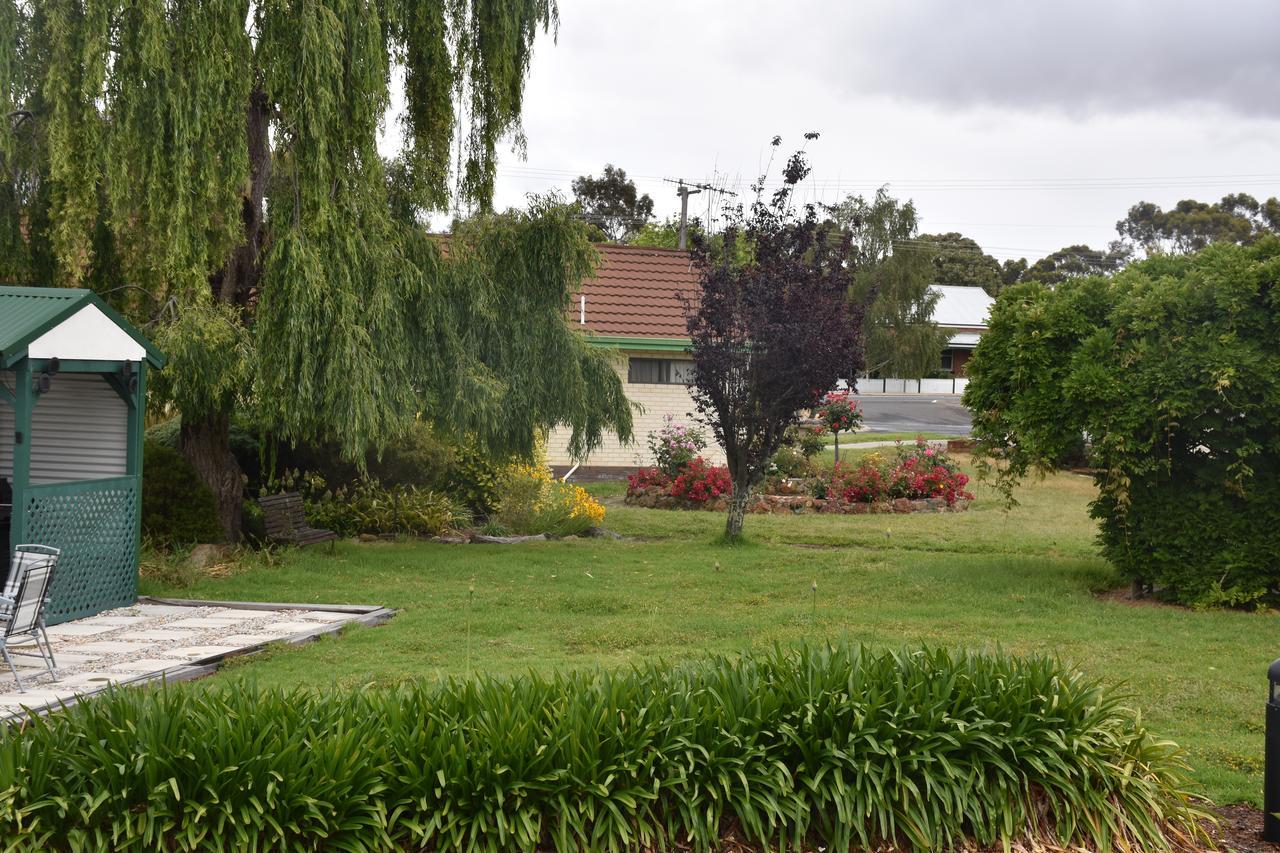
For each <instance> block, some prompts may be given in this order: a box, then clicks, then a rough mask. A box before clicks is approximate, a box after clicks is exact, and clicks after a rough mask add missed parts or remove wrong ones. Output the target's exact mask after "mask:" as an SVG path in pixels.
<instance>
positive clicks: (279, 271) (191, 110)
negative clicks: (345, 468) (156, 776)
mask: <svg viewBox="0 0 1280 853" xmlns="http://www.w3.org/2000/svg"><path fill="white" fill-rule="evenodd" d="M556 21H557V10H556V6H555V3H554V0H511V2H504V3H488V2H481V0H306V2H303V0H256V2H252V3H251V2H249V0H176V2H175V0H130V2H123V0H42V2H40V3H35V4H27V3H19V2H17V0H0V111H3V112H5V113H13V112H14V111H17V110H21V111H22V112H20V113H17V118H18V120H17V121H16V122H15V127H14V129H13V131H12V132H10V133H0V178H2V181H0V187H2V188H3V189H2V192H0V247H2V248H3V249H4V250H5V251H4V259H3V261H0V263H2V264H3V267H0V274H2V275H4V276H5V277H7V278H9V279H11V280H23V281H30V280H34V281H43V282H47V283H56V284H61V285H70V286H91V287H94V288H95V289H98V290H99V292H101V293H103V294H104V295H106V296H107V298H109V299H110V300H111V301H112V302H113V303H114V304H116V305H117V306H118V307H120V308H121V309H123V310H125V311H126V312H127V313H129V314H130V315H132V316H133V317H134V318H135V319H138V320H140V321H141V322H144V323H147V324H148V325H149V326H150V327H151V328H152V329H153V332H154V334H155V335H156V337H157V340H158V341H159V342H160V344H161V345H162V346H163V347H164V348H165V349H166V350H167V351H168V352H169V354H170V355H171V361H170V364H169V365H168V366H167V367H166V369H165V370H164V371H163V372H162V374H161V375H160V381H158V382H157V383H156V390H157V391H158V392H159V394H160V395H161V396H162V397H163V398H164V399H166V400H167V401H169V402H171V403H172V404H173V405H175V406H176V407H177V409H178V410H180V411H181V413H182V415H183V422H182V431H181V437H180V449H181V451H182V453H183V455H184V456H186V457H187V458H188V459H189V460H190V461H191V462H192V464H193V465H194V467H195V468H196V471H197V472H198V473H199V475H200V477H201V479H202V480H204V481H205V482H206V483H208V484H209V485H210V486H211V487H212V488H213V489H214V492H215V495H216V496H217V499H218V506H219V517H220V520H221V522H222V524H223V527H224V529H225V531H226V533H227V536H228V537H229V538H233V539H234V538H235V537H237V536H238V534H239V512H240V501H241V494H240V489H241V486H240V472H239V470H238V468H237V466H236V463H235V460H234V457H233V456H232V455H231V453H230V450H229V446H228V430H229V423H230V417H231V414H232V412H233V411H234V410H235V409H236V408H237V407H243V406H253V407H254V409H255V414H256V416H257V417H258V418H259V419H260V421H261V422H262V424H263V425H264V426H265V427H266V428H268V429H271V430H272V431H274V432H275V433H276V434H277V435H280V436H282V437H285V438H287V439H291V440H294V441H304V440H311V439H316V438H324V439H327V440H333V441H335V442H337V443H338V444H339V446H340V447H341V448H342V449H343V451H344V452H345V453H346V454H347V455H349V456H350V457H352V458H360V457H361V456H362V455H363V454H364V453H365V452H366V451H367V450H368V449H369V448H370V447H375V448H376V447H377V446H379V445H380V444H381V443H383V442H385V441H386V440H388V439H390V438H392V437H394V436H395V435H396V434H398V433H400V432H401V431H402V430H403V429H405V428H406V426H407V425H408V424H409V423H411V422H412V419H413V417H414V415H415V414H418V413H422V414H423V415H424V416H425V417H427V418H429V419H432V420H434V421H436V422H437V423H439V424H440V425H442V426H444V427H446V428H448V429H452V430H458V431H462V430H465V431H467V432H471V433H475V434H476V435H477V436H478V437H479V438H480V439H481V440H482V441H485V442H486V443H488V444H489V446H491V447H493V448H501V449H504V450H514V451H517V452H518V451H521V450H528V449H529V448H530V446H531V444H532V442H533V434H534V430H535V429H536V428H538V427H545V426H549V425H551V424H554V423H567V424H569V425H571V426H572V428H573V431H574V446H575V447H576V448H577V449H579V450H583V449H585V448H587V447H590V446H591V445H592V444H593V443H595V442H597V441H599V439H600V436H601V432H602V431H603V430H605V429H615V430H617V431H618V432H619V433H620V434H622V435H624V436H625V435H628V434H629V430H630V413H629V411H628V407H627V405H626V403H625V400H624V399H623V398H622V395H621V386H620V383H619V380H618V378H617V376H616V374H615V373H614V372H613V370H612V369H611V367H610V366H609V364H608V362H607V360H606V357H605V356H604V355H603V354H601V353H600V352H598V351H591V350H587V349H586V347H585V345H584V343H583V341H582V340H581V339H580V338H578V337H576V336H575V335H574V334H573V333H572V332H571V331H570V330H569V329H568V327H567V326H566V325H565V324H564V322H563V321H562V319H561V318H562V312H563V309H564V305H565V303H566V302H567V299H568V296H569V294H570V292H571V291H572V289H573V288H574V287H576V285H577V283H578V281H579V280H580V278H581V276H583V275H584V274H586V273H587V272H588V271H589V270H590V267H591V262H592V254H591V249H590V246H589V245H588V244H587V242H586V239H585V236H584V235H583V231H582V226H581V223H579V222H577V221H575V220H574V219H572V218H571V217H570V216H569V214H568V212H567V210H565V209H564V208H563V207H562V206H557V205H555V204H551V203H546V202H544V203H540V204H539V205H537V206H536V209H535V210H534V211H533V213H532V214H529V215H521V214H511V215H508V216H504V217H484V216H482V217H480V218H479V219H478V221H477V222H476V223H475V224H474V225H472V226H470V227H469V228H468V229H467V230H466V231H465V233H462V234H459V235H455V237H454V239H453V242H452V244H451V246H450V251H449V252H448V257H447V258H446V257H444V256H443V254H442V252H441V249H440V246H439V245H438V244H437V243H436V242H434V241H432V240H431V239H429V238H428V237H427V236H426V235H425V234H424V233H423V231H422V228H421V226H420V222H419V220H420V217H421V214H422V213H423V212H424V211H433V210H441V209H444V208H446V207H447V206H448V205H449V204H450V203H454V204H456V205H467V204H474V205H476V206H477V207H478V209H479V210H480V211H481V212H482V213H485V212H487V211H489V210H490V208H491V203H492V198H493V181H494V175H495V154H494V150H495V146H496V144H497V143H498V141H499V140H500V139H502V138H504V137H510V138H513V139H514V140H515V142H516V143H517V145H519V144H520V143H521V142H522V136H521V130H520V112H521V105H522V97H523V91H524V80H525V76H526V73H527V70H528V66H529V59H530V56H531V51H532V49H533V45H534V41H535V37H536V35H537V34H538V33H539V32H545V31H546V30H548V29H549V28H551V27H552V26H554V25H555V24H556ZM396 65H399V66H400V67H402V69H403V72H404V93H405V105H406V108H405V113H404V115H403V116H402V117H401V120H400V130H401V131H402V134H403V147H402V155H401V158H400V160H399V162H397V164H395V168H394V169H393V170H391V172H392V175H391V177H393V178H395V180H394V183H393V186H392V188H391V189H392V191H389V189H388V183H389V181H388V177H389V176H388V168H387V164H385V163H384V161H383V160H382V158H381V157H380V156H379V154H378V149H377V139H378V133H379V130H380V127H381V124H382V122H383V116H384V113H385V111H386V109H387V106H388V103H389V81H390V79H391V76H392V70H393V67H395V66H396Z"/></svg>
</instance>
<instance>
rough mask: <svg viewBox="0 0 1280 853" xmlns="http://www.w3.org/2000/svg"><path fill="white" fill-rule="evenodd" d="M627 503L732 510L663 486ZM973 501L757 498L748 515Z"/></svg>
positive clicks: (869, 511)
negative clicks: (673, 491)
mask: <svg viewBox="0 0 1280 853" xmlns="http://www.w3.org/2000/svg"><path fill="white" fill-rule="evenodd" d="M625 502H626V503H627V504H628V505H630V506H638V507H644V508H646V509H697V510H710V511H711V512H724V511H725V510H727V509H728V508H729V497H728V495H721V496H719V497H717V498H714V499H712V500H706V501H701V502H699V501H695V500H689V499H687V498H681V497H677V496H675V495H673V494H671V493H670V491H669V490H668V489H667V488H665V487H663V486H649V487H648V488H643V489H634V488H633V489H631V490H629V491H628V492H627V496H626V498H625ZM969 504H970V500H969V499H967V498H960V499H957V500H956V501H955V502H954V503H948V502H947V500H946V498H917V499H912V498H896V499H893V500H884V501H846V500H841V499H839V498H816V497H813V496H811V495H803V494H799V495H796V494H793V495H771V494H759V495H753V496H752V498H751V502H750V503H749V504H748V505H747V512H751V513H768V514H772V515H785V514H787V513H792V514H795V515H800V514H803V513H827V514H833V515H873V514H876V513H898V514H906V513H912V512H964V511H965V510H967V509H968V508H969Z"/></svg>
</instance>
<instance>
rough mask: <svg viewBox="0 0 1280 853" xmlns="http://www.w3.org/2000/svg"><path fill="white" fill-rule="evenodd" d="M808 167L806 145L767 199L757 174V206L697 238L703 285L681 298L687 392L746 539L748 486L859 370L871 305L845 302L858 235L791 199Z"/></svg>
mask: <svg viewBox="0 0 1280 853" xmlns="http://www.w3.org/2000/svg"><path fill="white" fill-rule="evenodd" d="M807 138H811V137H807ZM779 141H780V140H779V139H778V138H775V139H774V143H773V144H774V145H775V146H776V145H778V144H779ZM808 173H809V167H808V165H807V163H806V161H805V158H804V154H803V152H797V153H796V154H794V155H792V157H791V159H790V160H788V162H787V165H786V168H785V169H784V170H783V181H782V187H781V189H779V190H777V191H776V192H774V193H773V194H772V195H771V196H770V197H768V198H766V197H764V195H763V186H764V179H763V178H761V180H760V183H759V184H757V185H756V187H755V189H756V192H757V197H756V201H755V203H754V204H752V205H751V207H750V209H749V211H743V210H742V209H741V208H738V209H737V210H733V211H729V213H728V216H729V225H728V227H727V228H726V230H725V234H724V240H723V244H722V245H721V246H719V249H718V251H716V252H712V251H711V247H710V245H708V244H707V243H705V242H702V241H695V243H694V247H693V255H694V259H695V261H696V262H697V263H698V265H699V266H700V268H701V270H702V286H701V289H700V293H699V296H698V300H697V302H696V303H695V302H692V301H690V300H686V302H685V313H686V316H687V320H688V328H689V336H690V338H691V339H692V349H693V388H692V389H691V390H692V393H693V399H694V403H695V405H696V406H697V409H698V414H699V416H700V418H701V420H702V421H703V422H704V423H706V424H707V426H708V427H709V428H710V429H711V430H712V432H713V434H714V435H715V437H716V440H717V441H719V442H720V445H721V446H722V447H724V449H725V455H726V457H727V459H728V466H729V474H730V476H731V477H732V479H733V496H732V500H731V502H730V504H729V517H728V520H727V521H726V522H725V529H724V535H725V539H726V540H728V541H733V540H736V539H738V538H740V537H741V535H742V523H743V518H744V516H745V514H746V509H747V505H748V501H749V500H750V497H751V492H752V490H753V489H754V488H755V487H756V486H757V485H758V484H759V483H760V481H761V480H763V479H764V473H765V469H766V466H767V465H768V463H769V460H770V459H771V458H772V457H773V455H774V454H775V453H776V452H777V451H778V448H779V447H780V446H781V445H782V441H783V436H784V434H785V433H786V431H787V428H788V427H790V426H793V425H794V424H796V423H797V422H798V421H799V419H800V414H801V413H802V412H804V411H807V410H810V409H812V408H813V407H814V406H816V405H818V404H819V403H820V402H821V400H822V399H823V397H824V395H825V394H826V393H827V392H828V391H830V390H831V389H832V388H834V387H836V383H837V382H838V380H840V379H848V380H850V381H851V382H852V380H853V379H854V377H856V376H857V374H858V372H859V371H860V370H861V369H862V367H863V351H862V332H861V329H862V314H863V309H862V306H861V305H858V304H854V303H851V302H850V301H849V299H848V293H849V285H850V283H851V281H852V276H853V272H854V270H853V261H852V248H853V246H852V238H851V235H850V234H849V233H848V232H847V231H843V230H842V229H840V227H839V226H837V225H835V224H834V223H832V222H830V221H829V220H823V219H820V218H819V216H818V213H817V211H816V210H815V209H814V208H813V207H812V206H806V207H804V208H802V209H800V210H799V211H797V210H796V209H795V208H794V207H793V205H792V196H793V192H794V189H795V186H796V184H798V183H799V182H800V181H801V180H803V179H804V177H805V176H806V175H807V174H808ZM713 255H714V256H713Z"/></svg>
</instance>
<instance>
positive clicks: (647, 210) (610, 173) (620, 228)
mask: <svg viewBox="0 0 1280 853" xmlns="http://www.w3.org/2000/svg"><path fill="white" fill-rule="evenodd" d="M572 186H573V195H574V197H575V198H576V199H577V202H578V204H579V205H580V206H581V207H582V215H583V217H584V218H585V219H586V221H587V222H589V223H591V224H592V225H594V226H595V227H596V228H599V229H600V232H601V233H602V234H603V235H604V237H605V239H606V240H608V241H609V242H611V243H621V242H623V241H624V240H626V239H627V238H628V237H630V236H631V235H632V234H634V233H636V232H637V231H639V230H640V229H641V228H643V227H644V226H645V225H646V224H647V223H648V222H649V220H650V219H652V218H653V199H651V198H649V194H648V193H645V194H644V195H640V194H639V193H638V191H637V190H636V182H635V181H633V180H631V179H629V178H628V177H627V172H626V170H625V169H620V168H618V167H617V166H614V165H613V164H612V163H607V164H605V167H604V173H603V174H602V175H601V176H600V177H598V178H597V177H595V176H594V175H580V176H579V177H577V178H574V180H573V184H572Z"/></svg>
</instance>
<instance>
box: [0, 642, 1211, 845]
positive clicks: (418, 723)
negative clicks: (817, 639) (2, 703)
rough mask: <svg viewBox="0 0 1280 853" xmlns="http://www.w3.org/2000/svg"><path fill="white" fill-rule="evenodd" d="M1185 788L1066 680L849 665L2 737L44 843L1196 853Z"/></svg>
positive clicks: (1041, 672)
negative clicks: (1022, 843) (726, 835)
mask: <svg viewBox="0 0 1280 853" xmlns="http://www.w3.org/2000/svg"><path fill="white" fill-rule="evenodd" d="M1187 784H1188V783H1187V780H1186V777H1185V775H1184V767H1183V765H1182V763H1181V760H1180V758H1179V757H1178V752H1177V749H1176V747H1175V746H1174V745H1173V744H1170V743H1168V742H1167V741H1161V740H1159V739H1157V738H1156V737H1154V736H1153V735H1152V734H1151V733H1150V732H1148V731H1147V730H1146V729H1145V728H1144V726H1143V725H1142V724H1141V722H1140V721H1139V720H1138V718H1137V715H1136V714H1135V713H1134V712H1132V711H1130V710H1128V708H1127V707H1126V706H1125V704H1124V702H1123V700H1122V699H1121V698H1120V697H1118V696H1116V695H1115V694H1114V693H1111V692H1108V691H1106V690H1104V689H1103V688H1102V687H1101V686H1099V685H1098V684H1097V683H1096V682H1092V681H1089V680H1087V679H1085V678H1083V677H1082V676H1080V675H1079V674H1077V673H1075V672H1072V671H1069V670H1066V669H1064V668H1063V667H1062V666H1060V665H1059V664H1057V663H1055V662H1053V661H1050V660H1047V659H1042V658H1033V659H1026V660H1024V659H1018V658H1012V657H1007V656H1004V655H999V654H997V655H977V654H969V653H948V652H944V651H933V650H925V651H913V652H907V651H903V652H897V653H872V652H869V651H866V650H863V649H859V648H857V647H853V646H849V645H840V646H835V647H830V648H825V647H812V646H808V647H803V648H801V649H800V650H799V651H796V652H782V651H773V652H768V653H763V654H757V655H754V656H744V657H741V658H713V659H711V660H710V661H709V662H707V663H704V664H702V665H697V666H688V667H683V668H672V667H670V666H666V665H645V666H641V667H638V668H636V669H634V670H632V671H630V672H626V673H622V674H611V673H606V672H599V671H596V672H575V673H567V674H561V675H556V676H553V677H550V678H544V677H541V676H537V675H528V676H524V677H518V678H514V679H510V680H502V679H497V678H490V677H485V678H478V679H469V680H465V681H452V680H451V681H448V682H445V683H444V684H442V685H440V686H436V687H432V686H425V685H420V684H418V685H409V686H404V687H399V688H392V689H364V690H358V691H351V692H333V691H323V692H316V691H295V692H292V693H285V692H280V691H262V690H256V689H242V690H234V691H213V692H197V691H193V690H189V689H173V688H170V689H158V690H152V691H140V690H122V691H118V692H114V693H112V694H110V695H107V696H104V697H100V698H96V699H91V700H88V701H86V702H82V703H80V704H78V705H77V706H76V707H74V708H71V709H69V710H67V711H66V712H64V713H59V714H53V715H50V716H48V717H37V718H35V719H33V720H32V722H31V724H30V725H29V726H26V727H24V728H23V729H9V730H7V731H6V732H5V733H4V734H3V736H2V737H0V790H3V791H4V796H3V799H2V800H0V829H2V830H3V831H4V833H5V834H6V835H7V836H9V837H10V838H11V839H16V838H18V837H19V836H20V837H21V838H22V839H23V841H24V842H25V843H29V844H31V845H34V846H41V847H44V848H62V847H65V848H78V849H92V848H103V847H108V846H109V847H111V848H112V849H116V850H170V849H181V850H188V849H195V848H197V847H200V846H204V845H208V844H210V843H212V842H214V841H215V840H217V841H221V842H223V843H227V842H230V841H232V840H233V839H234V840H235V843H236V844H237V845H238V846H243V847H246V848H252V849H265V848H268V847H281V848H290V847H299V846H310V845H314V844H315V843H317V842H318V841H319V840H320V839H323V844H324V845H325V846H326V847H333V848H337V849H350V850H391V849H407V848H413V849H464V848H465V849H475V850H534V849H548V848H549V849H557V850H581V849H595V850H625V849H636V848H640V847H658V848H665V847H668V846H673V845H675V844H678V843H679V844H683V843H688V844H690V845H691V846H692V847H693V848H694V849H698V850H708V849H713V848H714V847H715V846H716V845H717V843H718V841H719V838H720V835H721V832H722V831H723V830H724V829H725V828H726V827H727V826H728V825H730V824H731V823H732V824H733V825H736V827H738V829H739V831H740V832H741V833H742V834H743V835H744V836H745V837H746V839H748V840H749V841H750V842H751V843H753V844H758V845H761V846H764V847H775V846H782V845H786V846H795V847H802V846H805V847H818V846H830V847H832V848H834V849H848V848H849V847H850V846H851V845H854V844H857V845H859V846H863V847H873V846H876V845H877V843H881V842H895V843H906V844H909V845H910V846H912V847H914V848H917V849H940V848H944V847H950V846H953V845H956V844H958V843H960V842H962V841H964V840H966V839H972V840H974V841H976V842H977V843H978V844H980V845H1000V844H1004V845H1008V844H1009V843H1011V842H1014V841H1017V840H1020V839H1023V838H1026V837H1027V836H1029V835H1030V836H1034V837H1036V838H1037V839H1042V840H1050V841H1054V842H1057V843H1060V844H1063V845H1082V846H1088V847H1096V848H1098V849H1108V848H1111V847H1137V848H1141V849H1151V850H1155V849H1168V848H1169V847H1170V840H1171V838H1172V837H1173V835H1174V834H1175V833H1178V832H1186V833H1189V834H1190V835H1191V837H1193V838H1198V837H1200V832H1199V830H1198V829H1197V828H1196V827H1195V825H1194V818H1195V817H1196V812H1195V810H1194V809H1193V807H1192V806H1191V805H1190V804H1189V802H1188V796H1187V793H1186V788H1187ZM926 792H927V793H926ZM944 803H945V804H946V805H947V807H946V808H943V807H941V806H940V804H944Z"/></svg>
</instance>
